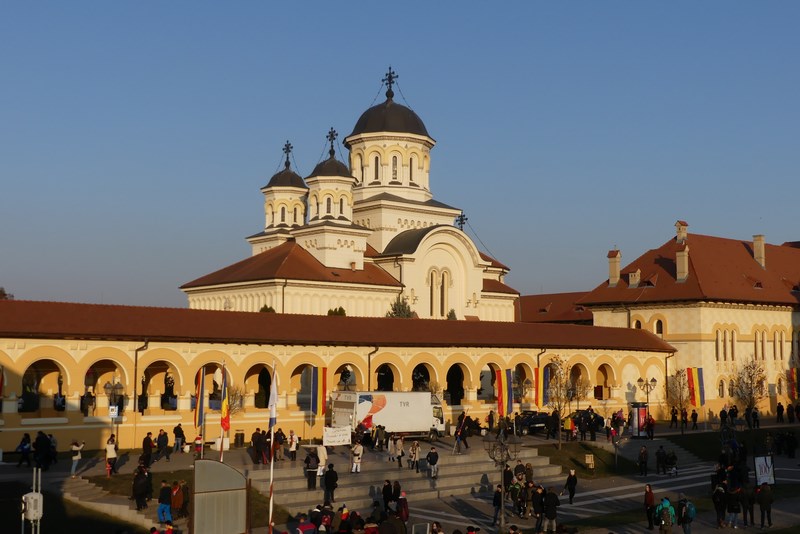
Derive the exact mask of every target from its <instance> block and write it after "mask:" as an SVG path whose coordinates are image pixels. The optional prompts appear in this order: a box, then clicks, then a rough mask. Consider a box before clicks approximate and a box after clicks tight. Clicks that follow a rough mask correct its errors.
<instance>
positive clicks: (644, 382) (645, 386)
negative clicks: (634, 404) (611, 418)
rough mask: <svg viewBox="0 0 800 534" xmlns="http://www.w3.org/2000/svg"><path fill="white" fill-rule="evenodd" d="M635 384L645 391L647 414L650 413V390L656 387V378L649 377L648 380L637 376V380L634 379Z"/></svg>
mask: <svg viewBox="0 0 800 534" xmlns="http://www.w3.org/2000/svg"><path fill="white" fill-rule="evenodd" d="M636 384H637V385H638V386H639V389H641V390H642V391H644V392H645V394H646V395H647V415H650V392H651V391H653V390H654V389H656V385H658V380H656V379H655V377H653V378H651V379H650V382H648V381H647V380H645V379H644V378H642V377H639V380H637V381H636Z"/></svg>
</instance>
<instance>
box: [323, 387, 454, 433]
mask: <svg viewBox="0 0 800 534" xmlns="http://www.w3.org/2000/svg"><path fill="white" fill-rule="evenodd" d="M378 425H380V426H382V427H384V428H385V429H386V432H390V433H397V434H401V435H403V436H405V437H411V438H417V439H428V440H431V441H433V440H434V439H436V438H437V437H441V436H443V435H444V430H445V426H444V412H443V410H442V403H441V401H440V400H439V398H438V397H437V396H436V395H434V394H432V393H430V392H427V391H369V392H368V391H334V392H333V393H331V426H333V427H345V426H346V427H350V429H351V430H352V431H353V432H356V433H358V432H364V433H369V432H370V431H371V430H372V428H373V427H376V426H378Z"/></svg>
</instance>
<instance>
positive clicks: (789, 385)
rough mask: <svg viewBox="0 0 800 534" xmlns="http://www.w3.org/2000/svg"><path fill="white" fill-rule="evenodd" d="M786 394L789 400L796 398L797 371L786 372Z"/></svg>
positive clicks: (788, 370) (789, 370)
mask: <svg viewBox="0 0 800 534" xmlns="http://www.w3.org/2000/svg"><path fill="white" fill-rule="evenodd" d="M786 393H787V394H788V395H789V398H790V399H796V398H797V369H787V370H786Z"/></svg>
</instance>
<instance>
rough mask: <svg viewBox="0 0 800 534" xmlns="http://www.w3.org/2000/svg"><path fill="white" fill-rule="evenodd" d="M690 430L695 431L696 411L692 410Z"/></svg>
mask: <svg viewBox="0 0 800 534" xmlns="http://www.w3.org/2000/svg"><path fill="white" fill-rule="evenodd" d="M691 418H692V430H697V410H695V409H692V415H691Z"/></svg>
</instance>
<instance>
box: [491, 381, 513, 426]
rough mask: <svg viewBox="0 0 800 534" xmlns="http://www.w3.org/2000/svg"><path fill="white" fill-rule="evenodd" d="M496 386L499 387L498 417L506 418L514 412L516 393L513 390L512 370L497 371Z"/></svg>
mask: <svg viewBox="0 0 800 534" xmlns="http://www.w3.org/2000/svg"><path fill="white" fill-rule="evenodd" d="M494 384H495V386H497V415H498V416H500V417H505V416H506V415H510V414H511V412H513V411H514V408H513V402H514V392H513V390H512V389H511V388H512V384H511V369H506V370H505V371H495V383H494Z"/></svg>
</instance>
